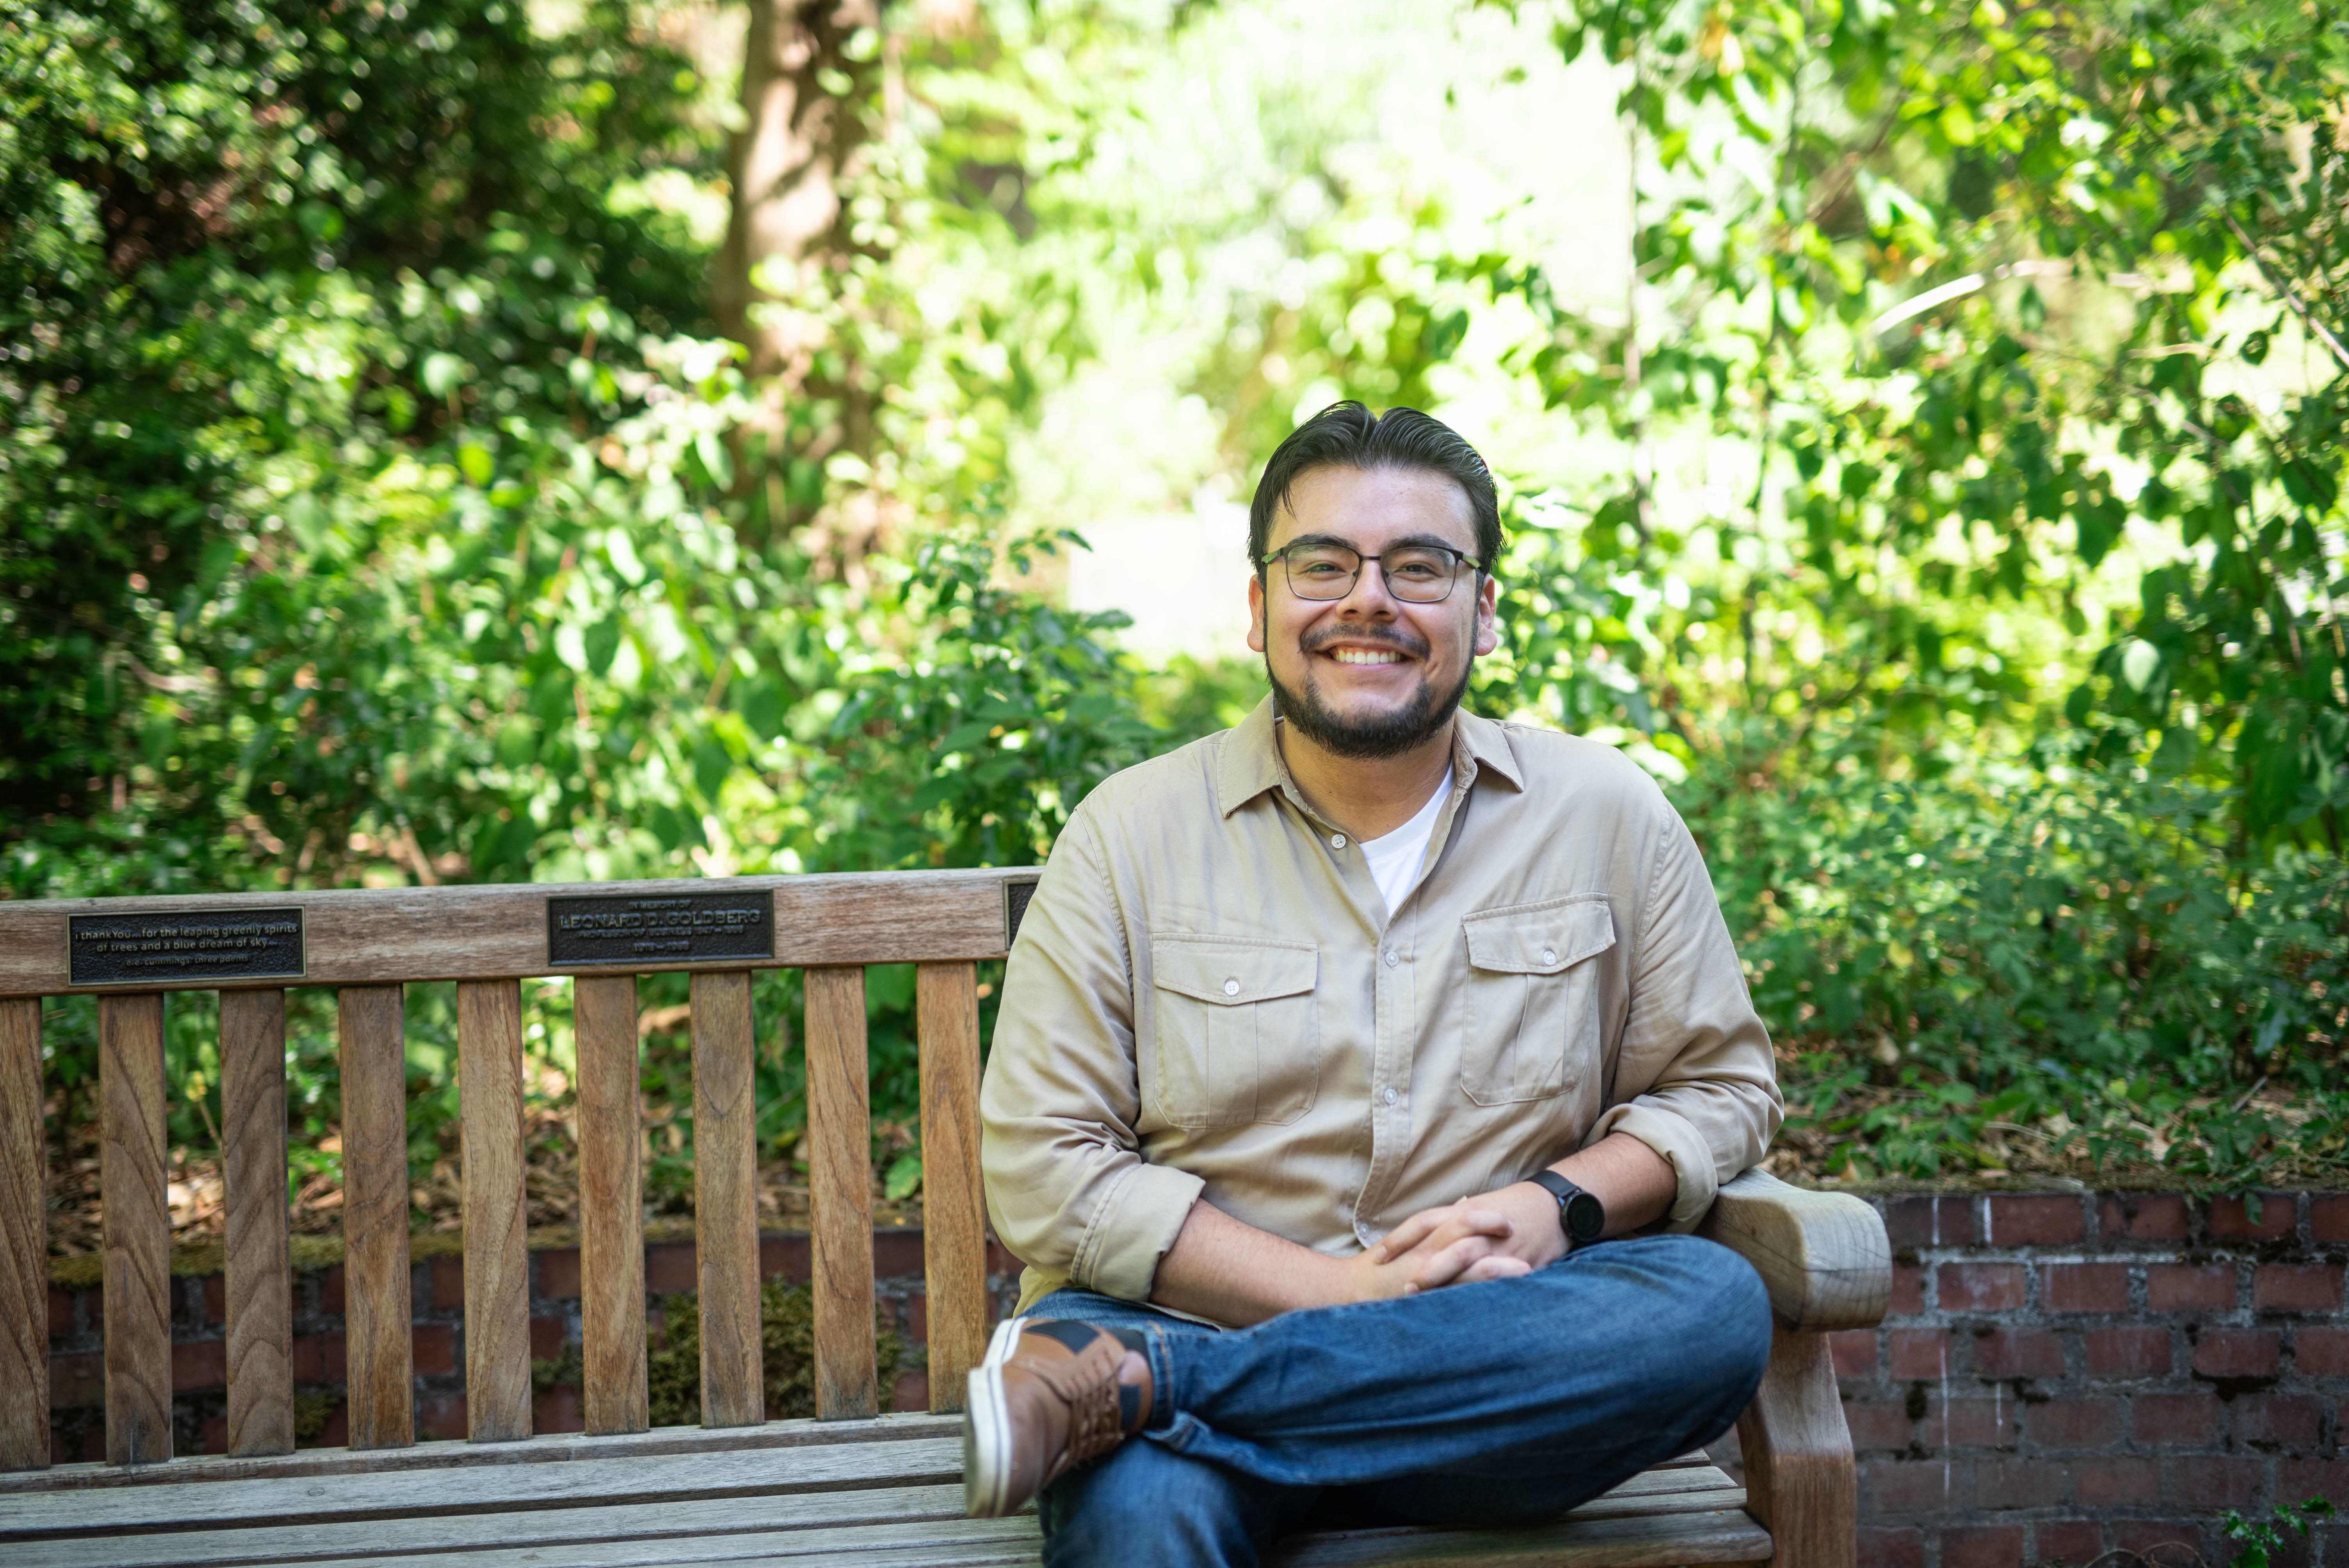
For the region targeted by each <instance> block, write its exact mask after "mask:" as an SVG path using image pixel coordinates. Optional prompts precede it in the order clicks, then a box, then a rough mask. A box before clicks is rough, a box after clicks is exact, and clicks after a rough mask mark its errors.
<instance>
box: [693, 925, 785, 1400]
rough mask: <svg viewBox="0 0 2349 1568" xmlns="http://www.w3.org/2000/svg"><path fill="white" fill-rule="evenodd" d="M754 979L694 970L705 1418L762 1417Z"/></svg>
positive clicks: (695, 1187)
mask: <svg viewBox="0 0 2349 1568" xmlns="http://www.w3.org/2000/svg"><path fill="white" fill-rule="evenodd" d="M753 1048H754V1046H753V1037H752V1033H751V1024H750V976H749V975H744V974H740V973H739V972H738V973H735V974H731V975H695V976H694V977H693V1213H694V1238H695V1249H694V1251H695V1262H696V1264H697V1266H698V1269H699V1271H700V1284H701V1424H702V1425H703V1426H705V1427H750V1426H756V1425H758V1424H759V1423H760V1422H761V1421H763V1420H765V1419H766V1418H767V1400H766V1391H765V1387H764V1384H763V1381H762V1377H761V1370H760V1367H761V1358H760V1348H759V1337H760V1336H759V1168H758V1109H757V1106H756V1104H755V1102H754V1099H753V1095H752V1088H753V1083H754V1078H753V1074H752V1071H751V1068H752V1059H751V1057H752V1051H753Z"/></svg>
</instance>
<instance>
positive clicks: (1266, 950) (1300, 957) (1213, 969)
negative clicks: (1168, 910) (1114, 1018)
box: [1150, 933, 1320, 1006]
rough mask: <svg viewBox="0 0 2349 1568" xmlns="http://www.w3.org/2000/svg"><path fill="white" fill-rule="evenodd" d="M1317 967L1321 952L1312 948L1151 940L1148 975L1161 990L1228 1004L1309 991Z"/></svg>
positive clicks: (1191, 939)
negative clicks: (1149, 972)
mask: <svg viewBox="0 0 2349 1568" xmlns="http://www.w3.org/2000/svg"><path fill="white" fill-rule="evenodd" d="M1319 969H1320V950H1319V948H1316V947H1314V946H1312V945H1311V944H1300V943H1275V942H1230V941H1224V940H1205V939H1201V938H1197V937H1189V936H1161V935H1158V934H1155V933H1154V934H1152V935H1151V938H1150V971H1151V975H1152V978H1153V979H1154V981H1155V982H1156V984H1157V985H1158V986H1159V988H1160V989H1162V990H1166V991H1173V992H1175V993H1176V994H1178V995H1185V996H1195V997H1196V998H1198V999H1199V1000H1200V1001H1202V1002H1216V1003H1219V1004H1222V1005H1224V1006H1239V1005H1240V1004H1241V1003H1244V1002H1262V1001H1266V1000H1268V999H1269V998H1271V997H1274V996H1294V995H1299V993H1301V992H1306V991H1310V990H1312V989H1313V983H1314V980H1315V978H1316V977H1317V976H1318V975H1319Z"/></svg>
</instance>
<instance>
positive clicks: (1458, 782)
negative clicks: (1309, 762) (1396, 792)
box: [1216, 693, 1526, 817]
mask: <svg viewBox="0 0 2349 1568" xmlns="http://www.w3.org/2000/svg"><path fill="white" fill-rule="evenodd" d="M1487 770H1489V771H1490V772H1491V773H1492V774H1493V775H1494V776H1495V777H1496V778H1498V779H1500V780H1501V781H1502V782H1504V783H1506V784H1507V785H1508V787H1509V788H1510V789H1519V790H1522V789H1524V788H1525V787H1526V781H1525V770H1524V769H1523V768H1522V767H1521V766H1520V765H1519V764H1518V762H1517V758H1516V753H1515V752H1514V751H1512V750H1511V749H1510V748H1509V733H1508V731H1507V730H1506V729H1504V728H1503V727H1501V726H1499V725H1497V724H1495V723H1494V722H1493V721H1492V720H1491V719H1489V718H1479V717H1477V716H1476V715H1475V714H1473V713H1470V712H1468V711H1467V710H1466V709H1462V710H1460V712H1459V713H1458V714H1457V715H1456V716H1455V717H1454V724H1453V727H1452V788H1453V790H1454V793H1456V794H1464V793H1465V792H1466V790H1467V789H1468V787H1469V786H1470V785H1472V784H1474V783H1475V781H1476V779H1477V776H1478V775H1479V774H1481V773H1484V772H1485V771H1487ZM1268 789H1284V790H1286V791H1287V792H1288V795H1289V796H1290V798H1291V799H1299V800H1300V801H1301V799H1302V798H1301V797H1299V796H1298V794H1297V791H1296V790H1295V789H1294V788H1293V787H1292V786H1291V784H1290V780H1289V777H1288V766H1287V765H1286V764H1285V763H1283V762H1282V761H1281V758H1280V746H1279V743H1278V741H1277V740H1276V739H1275V738H1274V737H1273V713H1272V696H1271V695H1270V694H1269V693H1268V694H1266V696H1265V699H1264V700H1263V701H1262V702H1259V703H1257V705H1256V708H1255V710H1254V711H1253V712H1251V713H1250V714H1249V715H1248V716H1247V717H1246V718H1244V719H1242V720H1240V722H1239V724H1238V725H1237V727H1235V728H1233V729H1232V730H1231V731H1229V732H1228V733H1227V734H1226V736H1225V737H1224V744H1223V748H1222V756H1221V758H1219V760H1218V763H1217V766H1216V810H1217V811H1218V812H1219V813H1220V814H1222V815H1223V816H1226V817H1228V816H1230V815H1231V814H1232V813H1233V812H1234V811H1237V810H1239V809H1240V808H1241V807H1242V806H1245V805H1247V803H1248V802H1249V801H1251V800H1253V799H1256V798H1257V796H1259V795H1261V794H1263V793H1264V792H1265V791H1266V790H1268Z"/></svg>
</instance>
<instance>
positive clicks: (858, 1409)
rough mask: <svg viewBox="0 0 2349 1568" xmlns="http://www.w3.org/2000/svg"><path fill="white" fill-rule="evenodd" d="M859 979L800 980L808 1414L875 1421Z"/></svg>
mask: <svg viewBox="0 0 2349 1568" xmlns="http://www.w3.org/2000/svg"><path fill="white" fill-rule="evenodd" d="M864 1058H865V1036H864V970H862V969H857V968H823V969H811V970H809V971H808V972H807V1106H808V1113H807V1114H808V1131H807V1140H808V1245H809V1253H810V1254H811V1255H810V1264H811V1269H812V1274H813V1275H814V1291H815V1302H814V1306H815V1411H816V1415H817V1416H818V1417H819V1418H823V1419H824V1420H848V1419H854V1418H858V1417H862V1416H871V1415H874V1414H876V1413H878V1410H879V1408H880V1407H879V1395H878V1391H877V1390H876V1388H875V1387H874V1383H875V1376H874V1355H873V1175H872V1171H873V1154H872V1137H873V1134H872V1126H873V1113H872V1108H871V1096H870V1090H869V1088H868V1085H867V1081H866V1070H865V1059H864Z"/></svg>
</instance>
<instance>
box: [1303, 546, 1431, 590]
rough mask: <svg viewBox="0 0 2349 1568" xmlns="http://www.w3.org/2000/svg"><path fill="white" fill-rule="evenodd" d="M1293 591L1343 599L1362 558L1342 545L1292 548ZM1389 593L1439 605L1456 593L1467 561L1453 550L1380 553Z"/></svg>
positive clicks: (1405, 549)
mask: <svg viewBox="0 0 2349 1568" xmlns="http://www.w3.org/2000/svg"><path fill="white" fill-rule="evenodd" d="M1283 559H1284V560H1285V562H1286V563H1287V567H1288V587H1289V591H1290V592H1291V593H1295V594H1296V595H1297V596H1298V597H1299V598H1300V599H1343V598H1344V597H1345V596H1346V595H1347V594H1349V593H1352V592H1353V591H1354V583H1355V582H1356V581H1357V580H1358V579H1359V578H1360V577H1361V574H1362V557H1361V556H1360V555H1358V554H1356V553H1355V552H1353V551H1350V550H1349V549H1347V548H1346V547H1345V546H1344V545H1342V544H1319V545H1312V546H1309V547H1308V548H1305V549H1301V550H1292V551H1289V552H1287V554H1286V555H1285V556H1284V558H1283ZM1376 559H1377V561H1378V562H1379V568H1380V570H1381V572H1382V573H1385V576H1386V580H1387V592H1388V593H1392V594H1393V595H1394V596H1395V597H1396V598H1398V599H1402V600H1404V601H1406V602H1407V603H1413V604H1433V603H1437V602H1438V601H1440V600H1443V599H1445V598H1447V597H1449V596H1450V595H1451V593H1452V583H1453V581H1454V578H1455V577H1457V576H1458V575H1459V571H1460V565H1461V560H1460V557H1458V556H1456V555H1454V554H1453V553H1452V552H1450V551H1448V550H1435V549H1415V548H1409V547H1406V548H1404V549H1401V550H1390V551H1388V552H1385V553H1384V554H1382V555H1381V556H1378V557H1377V558H1376Z"/></svg>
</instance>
